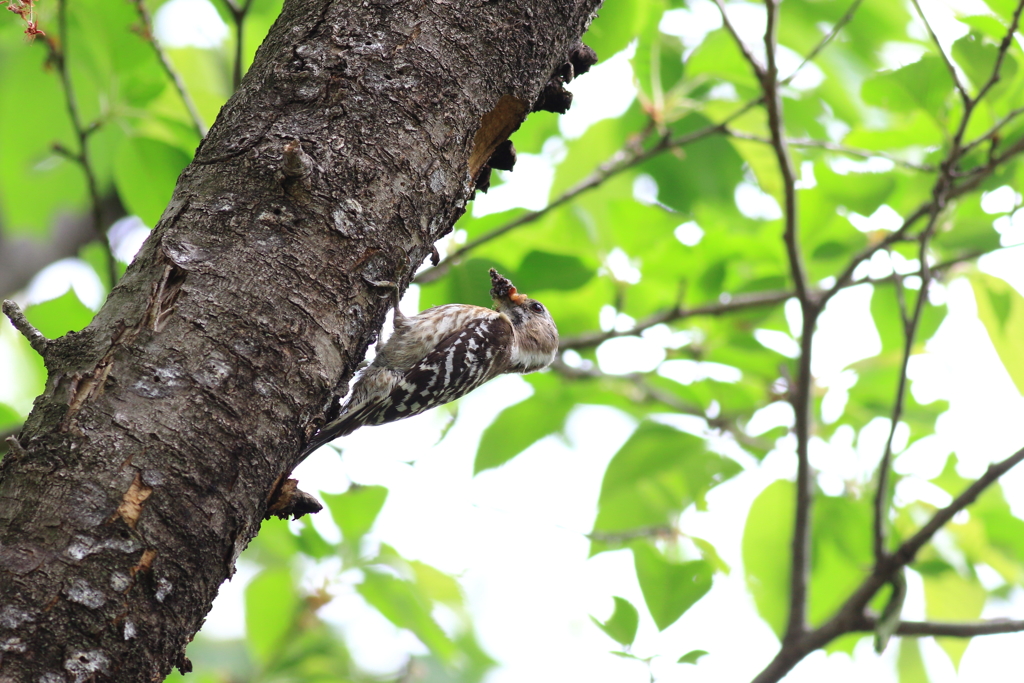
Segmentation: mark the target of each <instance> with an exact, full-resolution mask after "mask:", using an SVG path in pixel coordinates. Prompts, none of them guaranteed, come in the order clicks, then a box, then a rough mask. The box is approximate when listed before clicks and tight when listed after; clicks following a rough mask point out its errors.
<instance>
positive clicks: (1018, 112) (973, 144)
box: [962, 107, 1024, 154]
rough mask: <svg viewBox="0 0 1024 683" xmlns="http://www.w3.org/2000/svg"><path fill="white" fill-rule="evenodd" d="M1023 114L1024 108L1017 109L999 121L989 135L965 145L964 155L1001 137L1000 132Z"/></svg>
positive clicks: (989, 131)
mask: <svg viewBox="0 0 1024 683" xmlns="http://www.w3.org/2000/svg"><path fill="white" fill-rule="evenodd" d="M1021 114H1024V107H1017V108H1016V109H1014V110H1012V111H1011V112H1010V113H1009V114H1007V115H1006V116H1004V117H1003V118H1001V119H999V121H997V122H996V124H995V125H994V126H992V127H991V128H990V129H989V130H988V132H987V133H985V134H984V135H982V136H980V137H979V138H977V139H976V140H972V141H971V142H969V143H968V144H966V145H964V146H963V151H962V154H967V153H968V152H970V151H971V150H973V149H974V148H975V147H977V146H978V145H980V144H981V143H983V142H985V141H986V140H991V139H992V138H994V137H996V136H997V135H999V131H1000V130H1002V129H1003V127H1004V126H1006V124H1008V123H1010V122H1011V121H1013V120H1014V119H1015V118H1017V117H1018V116H1020V115H1021Z"/></svg>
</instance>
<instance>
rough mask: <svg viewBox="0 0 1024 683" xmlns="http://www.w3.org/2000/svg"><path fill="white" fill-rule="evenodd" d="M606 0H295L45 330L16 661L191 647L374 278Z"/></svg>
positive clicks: (16, 670)
mask: <svg viewBox="0 0 1024 683" xmlns="http://www.w3.org/2000/svg"><path fill="white" fill-rule="evenodd" d="M597 5H598V0H523V1H521V2H515V3H512V2H451V3H443V2H433V1H428V2H421V3H396V2H376V3H358V2H341V1H334V2H331V1H328V0H317V1H307V2H298V1H297V0H288V2H286V3H285V7H284V11H283V13H282V15H281V17H280V18H279V19H278V21H277V23H276V24H275V26H274V28H273V29H272V30H271V32H270V35H269V36H268V38H267V40H266V42H265V43H264V44H263V46H262V47H261V48H260V51H259V53H258V54H257V56H256V60H255V62H254V64H253V66H252V68H251V70H250V72H249V74H248V75H247V76H246V77H245V79H244V81H243V82H242V84H241V87H240V88H239V90H238V91H237V92H236V93H235V95H234V96H233V97H232V98H231V100H230V101H229V102H228V104H227V105H226V106H225V107H224V109H223V110H222V112H221V115H220V117H219V119H218V120H217V123H216V125H214V127H213V128H212V129H211V131H210V133H209V135H208V137H207V138H206V140H205V141H204V142H203V144H202V146H201V147H200V149H199V150H198V152H197V153H196V158H195V161H194V162H193V163H192V164H191V165H190V166H189V167H188V168H187V169H186V170H185V171H184V172H183V173H182V175H181V177H180V178H179V181H178V186H177V188H176V189H175V192H174V196H173V198H172V200H171V203H170V205H169V207H168V208H167V210H166V211H165V213H164V215H163V218H162V219H161V221H160V223H159V224H158V225H157V227H156V229H155V230H154V232H153V234H152V236H151V237H150V239H149V240H148V241H147V242H146V244H145V246H144V247H143V249H142V251H141V252H140V254H139V256H138V257H137V258H136V260H135V262H134V263H133V264H132V266H131V267H130V268H129V269H128V272H127V273H126V275H125V277H124V278H123V280H122V282H121V283H120V284H119V285H118V286H117V287H116V288H115V289H114V291H113V292H112V293H111V295H110V297H109V299H108V300H107V302H106V304H105V305H104V307H103V308H102V310H101V311H100V312H99V313H98V314H97V315H96V317H95V319H94V321H93V322H92V324H91V325H90V326H89V327H88V328H86V329H85V330H83V331H81V332H79V333H76V334H68V335H67V336H65V337H63V338H61V339H59V340H54V341H52V342H49V343H48V344H46V345H45V348H43V355H44V358H45V360H46V364H47V369H48V371H49V380H48V382H47V388H46V391H45V393H44V394H43V395H42V396H41V397H39V399H37V401H36V404H35V407H34V410H33V411H32V414H31V415H30V416H29V419H28V421H27V422H26V425H25V428H24V430H23V431H22V433H21V434H20V435H19V437H18V442H17V443H15V444H13V445H12V449H11V452H10V454H9V455H8V456H7V457H6V458H5V459H4V460H3V463H2V465H0V644H2V646H3V650H4V651H3V652H0V656H2V660H0V681H5V682H6V681H29V680H31V681H38V680H45V681H72V680H73V681H86V680H95V681H100V680H111V681H132V682H135V681H146V680H157V681H158V680H161V679H162V678H163V677H164V676H165V675H166V674H167V673H168V672H169V671H170V669H171V667H172V666H174V665H175V664H178V665H180V666H182V667H187V660H185V659H184V654H183V652H184V648H185V645H186V644H187V643H188V641H189V640H190V638H191V637H192V635H193V634H194V633H195V632H196V631H197V630H198V629H199V626H200V624H201V623H202V620H203V618H204V616H205V615H206V613H207V612H208V610H209V608H210V604H211V602H212V600H213V598H214V596H215V595H216V594H217V589H218V586H219V585H220V584H221V582H222V581H223V580H224V579H225V578H226V577H228V576H229V575H230V574H231V573H232V571H233V567H234V563H235V559H236V558H237V557H238V555H239V553H240V552H241V551H242V549H243V548H245V546H246V545H247V544H248V543H249V541H250V540H251V539H252V537H253V536H254V535H255V534H256V533H257V531H258V530H259V525H260V521H261V520H262V519H263V518H264V516H265V515H266V514H267V513H268V509H269V508H270V506H271V504H272V503H277V504H280V502H281V500H280V499H281V497H282V496H285V497H287V496H288V495H289V494H290V492H291V490H292V489H291V488H290V487H288V486H284V485H283V483H284V482H285V481H286V479H287V475H288V473H289V472H290V470H291V468H292V467H293V466H294V464H295V462H296V458H297V456H298V454H299V453H300V451H301V450H302V446H303V444H304V443H305V442H306V441H307V439H308V438H309V437H310V436H311V435H312V434H313V432H314V431H315V430H316V429H317V427H318V426H319V425H320V424H322V421H323V419H324V417H325V413H327V412H328V411H329V409H330V407H331V406H332V404H333V403H334V402H335V400H336V398H337V396H338V395H339V394H340V393H341V392H343V391H344V387H345V386H346V385H347V381H348V379H349V378H350V377H351V375H352V373H353V372H354V370H355V368H356V366H357V364H358V363H359V362H360V361H361V360H362V358H363V354H364V352H365V351H366V347H367V346H368V345H369V344H370V343H371V342H372V341H374V339H375V337H376V334H377V332H378V330H379V328H380V325H381V323H382V321H383V318H384V314H385V312H386V311H387V309H388V307H389V305H390V301H391V296H390V293H389V292H388V291H387V290H386V289H383V288H381V287H379V286H374V285H373V284H371V283H373V282H381V281H386V280H390V279H392V278H394V277H396V274H398V275H400V276H401V277H402V279H403V280H404V282H407V281H408V279H409V278H410V277H411V275H412V273H411V272H410V271H411V269H409V268H408V267H407V265H406V264H407V262H408V261H411V262H412V263H420V262H421V261H422V260H423V259H425V258H426V257H427V256H428V255H429V254H430V253H431V249H432V245H433V243H434V242H435V241H436V240H437V239H438V238H439V237H441V236H442V235H444V234H446V233H447V232H449V231H450V230H451V227H452V224H453V223H454V221H455V220H456V219H457V218H458V217H459V216H460V215H461V214H462V212H463V211H464V210H465V206H466V202H467V201H468V200H469V199H470V197H471V195H472V192H473V189H474V186H475V182H476V179H477V178H478V177H482V176H483V175H486V168H485V165H486V162H487V161H488V159H489V158H490V156H491V154H492V153H493V152H494V151H495V149H496V148H497V147H498V146H499V145H500V144H501V143H502V142H503V141H504V140H505V139H506V138H507V137H508V135H509V134H510V133H511V132H512V131H513V130H514V129H515V128H516V127H517V126H518V125H519V123H520V122H521V121H522V119H523V118H524V117H525V116H526V114H527V113H528V111H529V110H530V109H531V107H532V106H533V105H534V103H535V102H537V101H538V97H540V96H541V94H542V93H543V92H545V91H546V90H551V89H552V88H551V87H550V84H549V78H550V77H551V76H552V74H553V73H555V72H556V71H557V70H559V69H560V68H561V67H562V65H563V64H565V63H566V62H567V61H568V55H569V54H570V52H571V51H572V50H573V49H574V47H575V46H576V45H577V44H578V42H579V38H580V35H581V34H582V33H583V31H584V30H585V28H586V26H587V24H588V22H589V21H590V18H591V15H592V13H593V11H594V10H595V9H596V6H597ZM555 86H557V82H555ZM557 90H558V88H557V87H555V91H556V92H554V94H550V93H549V94H548V95H545V96H544V97H541V101H542V102H544V101H545V99H547V100H550V99H552V98H555V99H557V95H558V93H557ZM296 141H297V142H296ZM404 282H403V284H404ZM280 507H281V506H280V505H278V507H277V508H275V509H278V510H279V509H280ZM285 507H287V506H285Z"/></svg>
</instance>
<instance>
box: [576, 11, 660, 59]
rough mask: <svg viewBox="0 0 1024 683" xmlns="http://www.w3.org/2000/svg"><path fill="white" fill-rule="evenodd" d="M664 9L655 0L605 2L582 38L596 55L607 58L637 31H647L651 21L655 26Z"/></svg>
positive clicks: (624, 44) (623, 46)
mask: <svg viewBox="0 0 1024 683" xmlns="http://www.w3.org/2000/svg"><path fill="white" fill-rule="evenodd" d="M664 11H665V6H664V4H663V3H662V2H660V1H658V0H639V1H637V2H609V3H606V4H605V5H604V6H603V7H601V9H600V10H598V12H597V18H596V19H595V20H594V23H593V24H591V25H590V29H589V30H588V31H587V33H586V35H585V36H584V37H583V42H585V43H586V44H587V45H589V46H590V47H591V48H593V49H594V51H595V52H597V56H598V57H599V58H601V59H608V58H609V57H611V56H612V55H614V54H615V53H617V52H619V51H620V50H624V49H625V48H626V46H627V45H629V42H630V41H631V40H633V38H634V37H635V36H636V35H637V34H641V33H645V32H647V31H648V30H649V27H650V26H652V25H653V26H654V27H657V25H658V21H659V20H660V19H661V14H662V12H664Z"/></svg>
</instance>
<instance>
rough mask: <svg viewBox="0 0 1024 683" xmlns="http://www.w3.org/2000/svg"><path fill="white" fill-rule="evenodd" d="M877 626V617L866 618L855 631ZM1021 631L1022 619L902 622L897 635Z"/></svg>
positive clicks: (962, 635)
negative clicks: (960, 622) (959, 622)
mask: <svg viewBox="0 0 1024 683" xmlns="http://www.w3.org/2000/svg"><path fill="white" fill-rule="evenodd" d="M876 625H877V621H876V619H875V617H871V616H865V617H864V619H863V621H862V622H861V623H859V624H858V625H857V627H856V628H855V629H853V630H855V631H874V630H875V626H876ZM1019 631H1024V620H1021V619H987V620H985V621H974V622H965V623H962V624H957V623H950V622H942V621H901V622H900V625H899V626H898V627H897V629H896V635H900V636H945V637H948V638H974V637H975V636H991V635H996V634H999V633H1017V632H1019Z"/></svg>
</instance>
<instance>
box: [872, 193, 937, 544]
mask: <svg viewBox="0 0 1024 683" xmlns="http://www.w3.org/2000/svg"><path fill="white" fill-rule="evenodd" d="M938 218H939V212H938V210H937V209H936V210H934V211H933V212H932V215H931V216H930V217H929V219H928V225H927V226H926V227H925V229H924V231H922V233H921V237H920V243H921V248H920V251H919V257H918V258H919V260H920V262H921V271H920V275H921V288H920V290H918V293H917V301H916V302H915V304H914V313H913V314H912V315H911V316H910V319H909V320H908V319H907V318H906V310H905V308H906V304H905V303H904V302H903V300H902V298H901V301H900V306H901V311H902V315H903V337H904V342H903V361H902V363H901V365H900V375H899V380H898V383H897V387H896V399H895V401H893V407H892V415H891V417H890V424H889V436H888V438H887V439H886V441H885V449H884V450H883V452H882V460H881V462H879V464H878V489H877V490H876V491H875V501H874V503H875V516H874V528H873V532H874V533H873V538H874V550H875V563H876V564H877V563H881V562H883V561H884V560H885V556H886V553H887V551H886V548H885V537H886V533H885V522H886V518H887V516H888V509H889V467H890V464H891V462H892V444H893V440H894V439H895V438H896V428H897V427H898V426H899V422H900V418H901V417H902V416H903V406H904V403H905V402H906V394H907V384H908V382H907V367H908V366H909V365H910V356H911V354H912V353H913V350H914V339H915V337H916V335H917V328H918V325H919V324H920V322H921V314H922V313H923V311H924V307H925V304H926V303H927V301H928V289H929V287H930V286H931V283H932V272H931V268H930V267H929V266H928V244H929V241H930V240H931V237H932V234H933V233H934V231H935V225H936V223H937V222H938ZM895 282H896V283H900V279H899V278H896V279H895ZM897 293H898V294H899V295H900V296H901V297H902V294H903V292H902V289H901V288H899V287H898V288H897Z"/></svg>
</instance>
